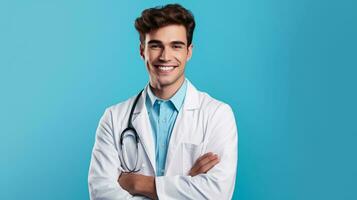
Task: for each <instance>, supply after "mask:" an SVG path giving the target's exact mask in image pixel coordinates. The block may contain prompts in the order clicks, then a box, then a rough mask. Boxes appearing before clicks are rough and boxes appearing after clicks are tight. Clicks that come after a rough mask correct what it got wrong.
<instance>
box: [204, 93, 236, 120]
mask: <svg viewBox="0 0 357 200" xmlns="http://www.w3.org/2000/svg"><path fill="white" fill-rule="evenodd" d="M197 92H198V97H199V102H200V110H202V111H203V112H205V113H207V114H209V115H214V114H218V113H223V114H224V113H226V114H228V113H232V112H233V111H232V108H231V106H230V105H229V104H227V103H225V102H223V101H221V100H218V99H216V98H214V97H212V96H210V95H209V94H208V93H206V92H202V91H197Z"/></svg>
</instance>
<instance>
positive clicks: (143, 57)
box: [139, 43, 145, 60]
mask: <svg viewBox="0 0 357 200" xmlns="http://www.w3.org/2000/svg"><path fill="white" fill-rule="evenodd" d="M144 49H145V46H144V45H143V44H142V43H140V46H139V51H140V57H141V58H142V59H143V60H145V54H144Z"/></svg>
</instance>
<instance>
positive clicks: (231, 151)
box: [88, 79, 238, 200]
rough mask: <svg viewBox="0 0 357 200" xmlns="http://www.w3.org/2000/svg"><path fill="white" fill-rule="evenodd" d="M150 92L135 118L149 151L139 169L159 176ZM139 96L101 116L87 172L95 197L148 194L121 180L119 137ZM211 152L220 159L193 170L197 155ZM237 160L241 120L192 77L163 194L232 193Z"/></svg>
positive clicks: (160, 185) (110, 199) (159, 184)
mask: <svg viewBox="0 0 357 200" xmlns="http://www.w3.org/2000/svg"><path fill="white" fill-rule="evenodd" d="M186 80H187V79H186ZM187 81H188V80H187ZM147 87H148V86H147ZM146 95H147V93H146V89H145V90H144V92H143V93H142V95H141V97H140V99H139V101H138V103H137V106H136V108H135V110H134V114H133V119H132V123H133V126H134V127H135V129H136V130H137V133H138V135H139V138H140V139H141V143H142V146H143V147H142V148H141V149H142V150H143V151H144V153H143V154H144V157H143V164H142V166H141V171H140V172H138V173H139V174H143V175H150V176H155V172H156V169H155V168H156V167H155V166H156V165H155V145H154V139H153V134H152V129H151V125H150V121H149V117H148V113H147V110H146V106H145V99H146ZM134 99H135V97H132V98H130V99H128V100H127V101H125V102H122V103H119V104H116V105H114V106H111V107H109V108H107V109H106V110H105V112H104V115H103V116H102V118H101V120H100V122H99V125H98V128H97V132H96V140H95V144H94V147H93V152H92V158H91V163H90V169H89V175H88V184H89V193H90V198H91V199H92V200H94V199H96V200H99V199H100V200H115V199H145V198H144V197H142V196H132V195H130V194H129V193H128V192H127V191H125V190H124V189H122V188H121V187H120V185H119V184H118V182H117V180H118V177H119V175H120V173H121V167H120V160H119V154H120V149H119V138H120V134H121V132H122V131H123V130H124V129H125V128H126V127H127V123H128V118H129V113H130V109H131V107H132V104H133V101H134ZM207 152H213V153H216V154H218V156H219V158H220V162H219V163H218V164H217V165H216V166H214V167H213V168H212V169H211V170H209V171H208V172H207V173H206V174H200V175H197V176H194V177H191V176H188V175H187V174H188V172H189V170H190V169H191V167H192V166H193V164H194V162H195V161H196V160H197V158H199V157H200V156H201V155H203V154H204V153H207ZM237 160H238V135H237V126H236V123H235V119H234V115H233V112H232V110H231V108H230V107H229V105H227V104H225V103H223V102H220V101H218V100H216V99H214V98H212V97H210V96H209V95H208V94H206V93H203V92H200V91H198V90H196V88H195V87H194V86H193V85H192V84H191V83H190V82H189V81H188V85H187V93H186V97H185V100H184V103H183V106H182V108H181V111H179V114H178V116H177V119H176V123H175V125H174V128H173V131H172V134H171V139H170V142H169V147H168V152H167V159H166V165H165V166H166V169H165V175H164V176H160V177H156V178H155V183H156V192H157V195H158V197H159V199H164V200H166V199H231V198H232V194H233V190H234V184H235V179H236V169H237V163H238V162H237Z"/></svg>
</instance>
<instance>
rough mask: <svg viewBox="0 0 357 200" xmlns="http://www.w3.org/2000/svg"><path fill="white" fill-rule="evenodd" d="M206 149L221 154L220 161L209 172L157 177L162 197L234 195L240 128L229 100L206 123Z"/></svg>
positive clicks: (158, 190)
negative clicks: (192, 175) (238, 128)
mask: <svg viewBox="0 0 357 200" xmlns="http://www.w3.org/2000/svg"><path fill="white" fill-rule="evenodd" d="M207 134H208V139H207V141H206V142H205V143H206V148H205V150H204V153H206V152H213V153H216V154H218V155H219V158H220V162H219V163H218V164H217V165H216V166H214V167H213V168H212V169H211V170H209V171H208V172H207V173H206V174H199V175H197V176H194V177H191V176H188V175H187V176H185V175H177V176H161V177H156V178H155V181H156V192H157V195H158V197H159V199H231V198H232V195H233V191H234V185H235V179H236V171H237V165H238V131H237V126H236V122H235V119H234V115H233V112H232V110H231V108H230V107H229V106H228V105H227V104H221V105H220V106H218V108H217V109H216V111H215V112H214V114H213V115H212V117H211V119H210V120H209V123H208V125H207Z"/></svg>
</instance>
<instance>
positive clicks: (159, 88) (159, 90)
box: [150, 78, 185, 100]
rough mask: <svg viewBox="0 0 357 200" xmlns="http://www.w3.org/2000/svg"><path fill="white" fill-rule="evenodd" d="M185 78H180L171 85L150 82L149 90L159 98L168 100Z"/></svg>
mask: <svg viewBox="0 0 357 200" xmlns="http://www.w3.org/2000/svg"><path fill="white" fill-rule="evenodd" d="M184 81H185V78H181V79H180V80H178V81H177V82H175V83H174V84H171V85H164V86H163V85H160V84H152V83H150V88H151V91H152V92H153V93H154V95H155V96H157V97H158V98H160V99H165V100H168V99H170V98H171V97H172V96H174V95H175V93H176V92H177V91H178V90H179V89H180V87H181V86H182V84H183V82H184Z"/></svg>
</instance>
